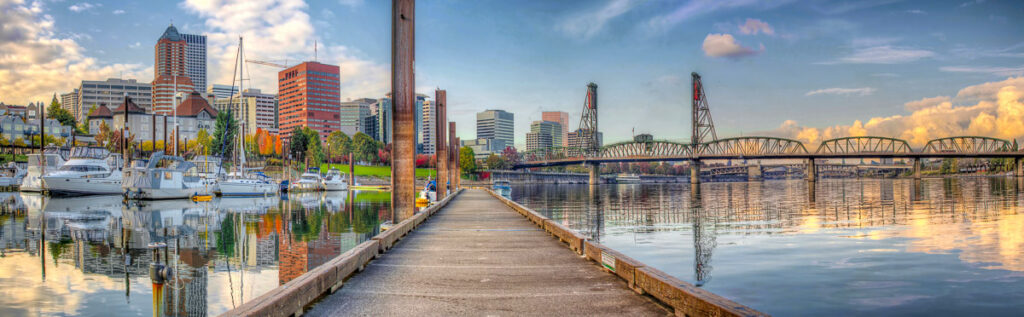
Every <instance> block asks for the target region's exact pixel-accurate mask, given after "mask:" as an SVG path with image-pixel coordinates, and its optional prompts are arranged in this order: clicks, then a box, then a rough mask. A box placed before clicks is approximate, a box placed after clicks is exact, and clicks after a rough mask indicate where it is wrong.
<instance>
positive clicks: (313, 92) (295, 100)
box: [277, 62, 341, 141]
mask: <svg viewBox="0 0 1024 317" xmlns="http://www.w3.org/2000/svg"><path fill="white" fill-rule="evenodd" d="M339 74H340V69H339V68H338V66H335V65H328V64H321V63H318V62H303V63H301V64H298V65H295V66H292V67H291V68H288V69H285V70H283V71H281V72H279V73H277V80H278V103H279V108H280V109H279V110H280V115H279V116H280V118H279V120H280V126H279V129H280V132H281V137H282V138H283V139H286V140H287V139H290V138H291V133H292V129H294V128H296V127H308V128H310V129H313V130H314V131H316V132H317V133H319V134H320V138H321V141H326V140H327V136H328V135H330V134H331V132H334V131H338V130H339V129H341V123H340V122H339V120H338V119H339V117H340V114H339V112H340V111H341V86H340V75H339Z"/></svg>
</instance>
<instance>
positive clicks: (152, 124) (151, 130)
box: [125, 109, 156, 153]
mask: <svg viewBox="0 0 1024 317" xmlns="http://www.w3.org/2000/svg"><path fill="white" fill-rule="evenodd" d="M125 111H127V109H125ZM152 116H153V121H152V122H150V125H151V126H152V129H150V130H149V133H150V136H152V138H151V139H153V148H151V149H150V150H151V151H150V153H153V152H156V113H154V114H153V115H152ZM139 146H140V147H141V146H142V143H141V142H140V143H139Z"/></svg>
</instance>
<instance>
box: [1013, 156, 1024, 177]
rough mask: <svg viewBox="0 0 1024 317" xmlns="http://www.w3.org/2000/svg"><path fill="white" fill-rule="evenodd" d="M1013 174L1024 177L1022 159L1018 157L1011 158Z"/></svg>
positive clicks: (1023, 161) (1023, 162)
mask: <svg viewBox="0 0 1024 317" xmlns="http://www.w3.org/2000/svg"><path fill="white" fill-rule="evenodd" d="M1013 175H1014V176H1017V177H1024V159H1022V158H1020V157H1015V158H1013Z"/></svg>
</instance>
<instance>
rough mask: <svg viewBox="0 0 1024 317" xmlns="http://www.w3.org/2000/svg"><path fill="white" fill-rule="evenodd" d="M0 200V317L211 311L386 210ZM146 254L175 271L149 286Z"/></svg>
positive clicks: (338, 249)
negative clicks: (165, 280)
mask: <svg viewBox="0 0 1024 317" xmlns="http://www.w3.org/2000/svg"><path fill="white" fill-rule="evenodd" d="M0 200H2V202H0V206H3V210H2V211H0V294H2V295H0V316H38V315H44V316H48V315H83V316H139V315H144V316H156V315H188V316H202V315H217V314H220V313H223V312H225V311H227V310H229V309H231V308H233V307H236V306H238V305H241V303H243V302H246V301H249V300H252V299H253V298H255V297H257V296H259V295H261V294H263V293H265V292H267V291H269V290H271V289H273V288H275V287H277V286H278V285H281V284H283V283H285V282H287V281H289V280H291V279H293V278H295V277H297V276H299V275H301V274H302V273H304V272H307V271H309V270H310V269H312V268H315V267H316V266H318V265H320V264H323V263H325V262H327V261H328V260H330V259H331V258H334V257H335V256H337V255H339V254H341V253H343V252H345V251H347V250H348V249H350V248H352V247H354V246H356V245H357V244H359V243H360V242H363V241H366V240H367V239H370V238H371V237H373V236H374V235H376V234H377V233H378V232H379V230H380V229H379V228H380V223H381V222H382V221H386V220H387V219H386V218H387V217H388V215H389V214H390V204H389V200H390V193H387V192H383V193H381V192H356V193H355V194H354V195H352V196H350V194H349V193H346V192H337V193H334V192H332V193H329V194H322V193H309V194H293V195H291V196H282V197H276V196H275V197H259V198H218V199H215V200H213V201H211V202H199V203H194V202H191V201H188V200H169V201H155V202H143V203H141V204H139V203H128V204H125V203H122V200H121V197H120V196H94V197H78V198H48V197H43V196H39V195H36V194H25V193H0ZM163 245H166V246H167V247H166V248H162V247H161V246H163ZM154 262H156V263H162V264H166V265H167V266H169V267H171V268H172V270H173V272H174V275H173V277H172V278H171V279H170V280H169V281H167V282H166V283H164V284H160V285H158V284H154V283H153V282H152V281H151V280H150V277H149V265H150V263H154Z"/></svg>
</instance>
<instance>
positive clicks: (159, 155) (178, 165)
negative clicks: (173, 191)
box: [146, 151, 196, 171]
mask: <svg viewBox="0 0 1024 317" xmlns="http://www.w3.org/2000/svg"><path fill="white" fill-rule="evenodd" d="M160 161H164V162H170V166H168V168H170V169H174V170H180V171H186V170H188V169H190V168H193V167H196V165H195V164H193V163H192V162H189V161H186V160H185V159H184V158H182V157H180V156H173V155H164V151H159V152H156V153H153V156H150V157H149V163H148V164H146V169H154V168H157V165H158V164H159V163H160Z"/></svg>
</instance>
